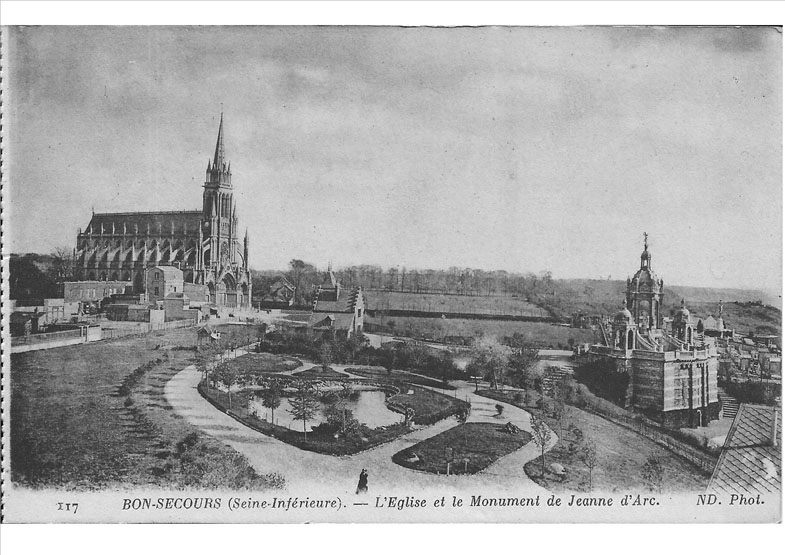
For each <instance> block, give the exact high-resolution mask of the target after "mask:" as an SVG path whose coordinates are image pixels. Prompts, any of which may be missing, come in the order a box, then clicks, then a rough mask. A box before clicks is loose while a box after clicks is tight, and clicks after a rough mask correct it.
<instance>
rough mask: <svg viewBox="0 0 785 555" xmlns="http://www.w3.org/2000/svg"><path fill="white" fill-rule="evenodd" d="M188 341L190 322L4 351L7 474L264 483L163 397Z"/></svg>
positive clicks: (70, 483)
mask: <svg viewBox="0 0 785 555" xmlns="http://www.w3.org/2000/svg"><path fill="white" fill-rule="evenodd" d="M219 329H220V330H221V331H222V332H223V333H224V337H230V338H235V336H236V337H237V338H239V337H242V336H244V333H245V331H246V330H245V329H243V328H242V327H241V326H225V327H224V326H221V327H220V328H219ZM195 343H196V333H195V331H194V330H193V329H180V330H172V331H169V332H159V333H156V334H151V335H147V336H144V337H141V338H140V337H132V338H123V339H115V340H111V341H100V342H96V343H88V344H85V345H74V346H70V347H62V348H58V349H50V350H44V351H33V352H28V353H19V354H14V355H12V356H11V371H10V374H11V376H10V379H11V438H10V443H11V479H12V480H13V481H14V482H15V483H17V484H23V485H28V486H33V487H67V488H69V489H97V488H106V487H118V486H121V485H145V486H147V485H155V486H162V487H168V488H171V487H185V486H188V487H218V486H221V485H225V486H229V485H231V486H234V487H264V486H266V485H268V484H269V483H271V482H268V481H266V480H263V479H262V478H260V477H259V476H257V475H256V474H255V473H254V471H253V469H252V468H251V467H250V466H249V465H248V462H247V461H246V460H245V459H244V458H243V457H242V456H241V455H239V453H237V452H236V451H234V450H233V449H231V448H230V447H228V446H225V445H223V444H222V443H220V442H218V441H217V440H213V439H211V438H209V437H207V436H201V435H200V434H199V433H197V429H196V428H194V427H192V426H190V425H189V424H187V423H186V422H185V421H184V420H182V419H181V418H179V417H178V416H177V415H176V414H175V413H174V411H172V410H171V407H170V406H169V405H168V403H166V400H165V399H164V396H163V388H164V386H165V384H166V382H167V381H168V380H169V379H170V378H171V376H173V375H174V374H175V373H176V372H178V371H179V370H181V369H182V368H184V367H185V366H187V365H188V364H192V363H193V362H194V359H195V355H196V352H195V351H194V350H193V349H192V347H193V346H195ZM123 385H125V387H123V390H122V391H120V388H121V386H123ZM121 393H122V394H121ZM192 434H195V435H192ZM189 436H190V437H189ZM186 438H188V439H187V440H186ZM183 440H186V441H185V443H182V444H180V442H182V441H183ZM178 444H180V449H179V450H178Z"/></svg>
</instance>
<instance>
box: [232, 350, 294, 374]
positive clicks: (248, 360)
mask: <svg viewBox="0 0 785 555" xmlns="http://www.w3.org/2000/svg"><path fill="white" fill-rule="evenodd" d="M226 364H227V365H229V366H230V367H232V368H235V369H236V370H237V371H238V372H239V373H240V374H245V373H246V372H248V373H251V374H254V375H258V374H268V373H269V374H279V373H281V372H288V371H290V370H294V369H295V368H298V367H300V366H302V362H300V361H299V360H298V359H296V358H294V357H286V356H282V355H273V354H270V353H248V354H246V355H242V356H239V357H237V358H233V359H230V360H228V361H227V362H226Z"/></svg>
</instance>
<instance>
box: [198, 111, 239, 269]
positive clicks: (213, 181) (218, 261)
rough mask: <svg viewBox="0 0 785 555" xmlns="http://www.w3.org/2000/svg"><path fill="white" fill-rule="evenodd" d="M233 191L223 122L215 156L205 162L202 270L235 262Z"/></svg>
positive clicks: (219, 130)
mask: <svg viewBox="0 0 785 555" xmlns="http://www.w3.org/2000/svg"><path fill="white" fill-rule="evenodd" d="M233 195H234V191H233V189H232V165H231V164H230V163H229V162H227V160H226V151H225V150H224V118H223V113H222V114H221V123H220V124H219V126H218V139H217V141H216V143H215V155H214V156H213V159H212V160H208V161H207V172H206V177H205V182H204V194H203V196H202V199H203V208H202V211H203V214H204V216H203V224H202V227H203V230H202V231H203V235H204V237H205V238H207V239H208V240H209V245H208V246H207V248H206V249H205V261H204V262H205V263H204V266H205V268H221V267H225V266H228V265H229V264H231V263H232V262H235V258H236V256H235V251H236V249H235V245H234V243H235V242H236V241H237V239H238V237H237V233H236V230H235V223H236V215H235V205H234V200H233Z"/></svg>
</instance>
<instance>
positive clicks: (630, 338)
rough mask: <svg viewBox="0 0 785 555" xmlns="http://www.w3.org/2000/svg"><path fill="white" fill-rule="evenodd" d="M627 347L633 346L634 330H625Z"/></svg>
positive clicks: (631, 347)
mask: <svg viewBox="0 0 785 555" xmlns="http://www.w3.org/2000/svg"><path fill="white" fill-rule="evenodd" d="M627 348H628V349H634V348H635V332H633V331H632V330H628V331H627Z"/></svg>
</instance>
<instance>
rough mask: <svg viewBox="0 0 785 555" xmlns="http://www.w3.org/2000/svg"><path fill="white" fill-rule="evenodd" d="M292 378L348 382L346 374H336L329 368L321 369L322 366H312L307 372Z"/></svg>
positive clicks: (304, 371) (299, 373)
mask: <svg viewBox="0 0 785 555" xmlns="http://www.w3.org/2000/svg"><path fill="white" fill-rule="evenodd" d="M292 377H293V378H308V379H315V380H330V379H339V380H348V379H349V376H347V375H346V374H342V373H341V372H336V371H335V370H333V369H332V368H330V367H329V366H328V367H327V368H323V367H322V366H319V365H317V366H313V367H311V368H309V369H308V370H303V371H302V372H296V373H295V374H294V375H293V376H292Z"/></svg>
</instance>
